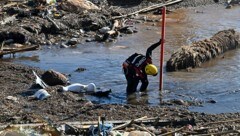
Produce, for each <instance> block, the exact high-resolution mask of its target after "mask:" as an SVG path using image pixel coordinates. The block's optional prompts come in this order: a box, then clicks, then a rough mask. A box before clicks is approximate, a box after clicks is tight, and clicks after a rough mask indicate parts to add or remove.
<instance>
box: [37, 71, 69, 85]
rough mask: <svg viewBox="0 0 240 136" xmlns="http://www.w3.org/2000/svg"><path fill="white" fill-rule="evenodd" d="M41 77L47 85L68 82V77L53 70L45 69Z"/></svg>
mask: <svg viewBox="0 0 240 136" xmlns="http://www.w3.org/2000/svg"><path fill="white" fill-rule="evenodd" d="M41 78H42V80H43V81H44V82H45V83H46V84H47V85H50V86H55V85H66V84H67V83H68V78H67V77H66V76H64V75H63V74H61V73H59V72H57V71H54V70H48V71H46V72H45V73H43V75H42V77H41Z"/></svg>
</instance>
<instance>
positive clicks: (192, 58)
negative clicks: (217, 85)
mask: <svg viewBox="0 0 240 136" xmlns="http://www.w3.org/2000/svg"><path fill="white" fill-rule="evenodd" d="M239 46H240V34H239V33H238V32H236V31H235V30H233V29H229V30H223V31H220V32H218V33H216V34H215V35H214V36H213V37H211V38H210V39H206V40H203V41H199V42H195V43H193V44H192V45H189V46H182V47H181V48H180V49H178V50H177V51H176V52H175V53H173V54H172V56H171V58H170V59H169V60H168V61H167V66H166V69H167V71H177V70H181V69H187V68H195V67H199V66H201V64H202V63H204V62H206V61H209V60H211V59H213V58H215V57H216V56H218V55H220V54H222V53H224V52H226V51H228V50H233V49H236V48H237V47H239Z"/></svg>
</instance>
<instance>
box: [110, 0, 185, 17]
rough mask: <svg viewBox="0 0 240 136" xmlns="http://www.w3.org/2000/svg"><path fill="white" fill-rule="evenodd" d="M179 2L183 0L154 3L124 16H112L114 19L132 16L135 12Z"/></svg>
mask: <svg viewBox="0 0 240 136" xmlns="http://www.w3.org/2000/svg"><path fill="white" fill-rule="evenodd" d="M178 2H182V0H173V1H169V2H167V3H160V4H156V5H152V6H149V7H147V8H143V9H141V10H138V11H135V12H132V13H129V14H125V15H122V16H115V17H112V19H120V18H124V17H128V16H131V15H135V14H138V13H146V12H149V11H152V10H156V9H158V8H161V7H163V6H168V5H172V4H176V3H178Z"/></svg>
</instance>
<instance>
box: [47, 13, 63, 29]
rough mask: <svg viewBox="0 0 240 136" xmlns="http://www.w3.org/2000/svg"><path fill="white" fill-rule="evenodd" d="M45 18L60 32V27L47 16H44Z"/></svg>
mask: <svg viewBox="0 0 240 136" xmlns="http://www.w3.org/2000/svg"><path fill="white" fill-rule="evenodd" d="M46 18H47V19H48V21H50V22H52V24H53V25H54V27H55V28H56V29H57V30H60V27H59V26H58V24H57V23H56V22H55V21H54V20H53V19H51V18H50V17H49V16H46Z"/></svg>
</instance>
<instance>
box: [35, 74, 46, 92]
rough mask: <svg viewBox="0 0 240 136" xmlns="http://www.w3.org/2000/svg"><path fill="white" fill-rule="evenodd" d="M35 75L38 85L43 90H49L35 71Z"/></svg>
mask: <svg viewBox="0 0 240 136" xmlns="http://www.w3.org/2000/svg"><path fill="white" fill-rule="evenodd" d="M33 74H34V75H35V77H36V80H35V82H36V84H38V85H40V86H41V87H42V88H47V87H48V85H47V84H46V83H45V82H44V81H43V80H42V79H41V78H40V77H39V76H38V75H37V73H36V72H35V71H33Z"/></svg>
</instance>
